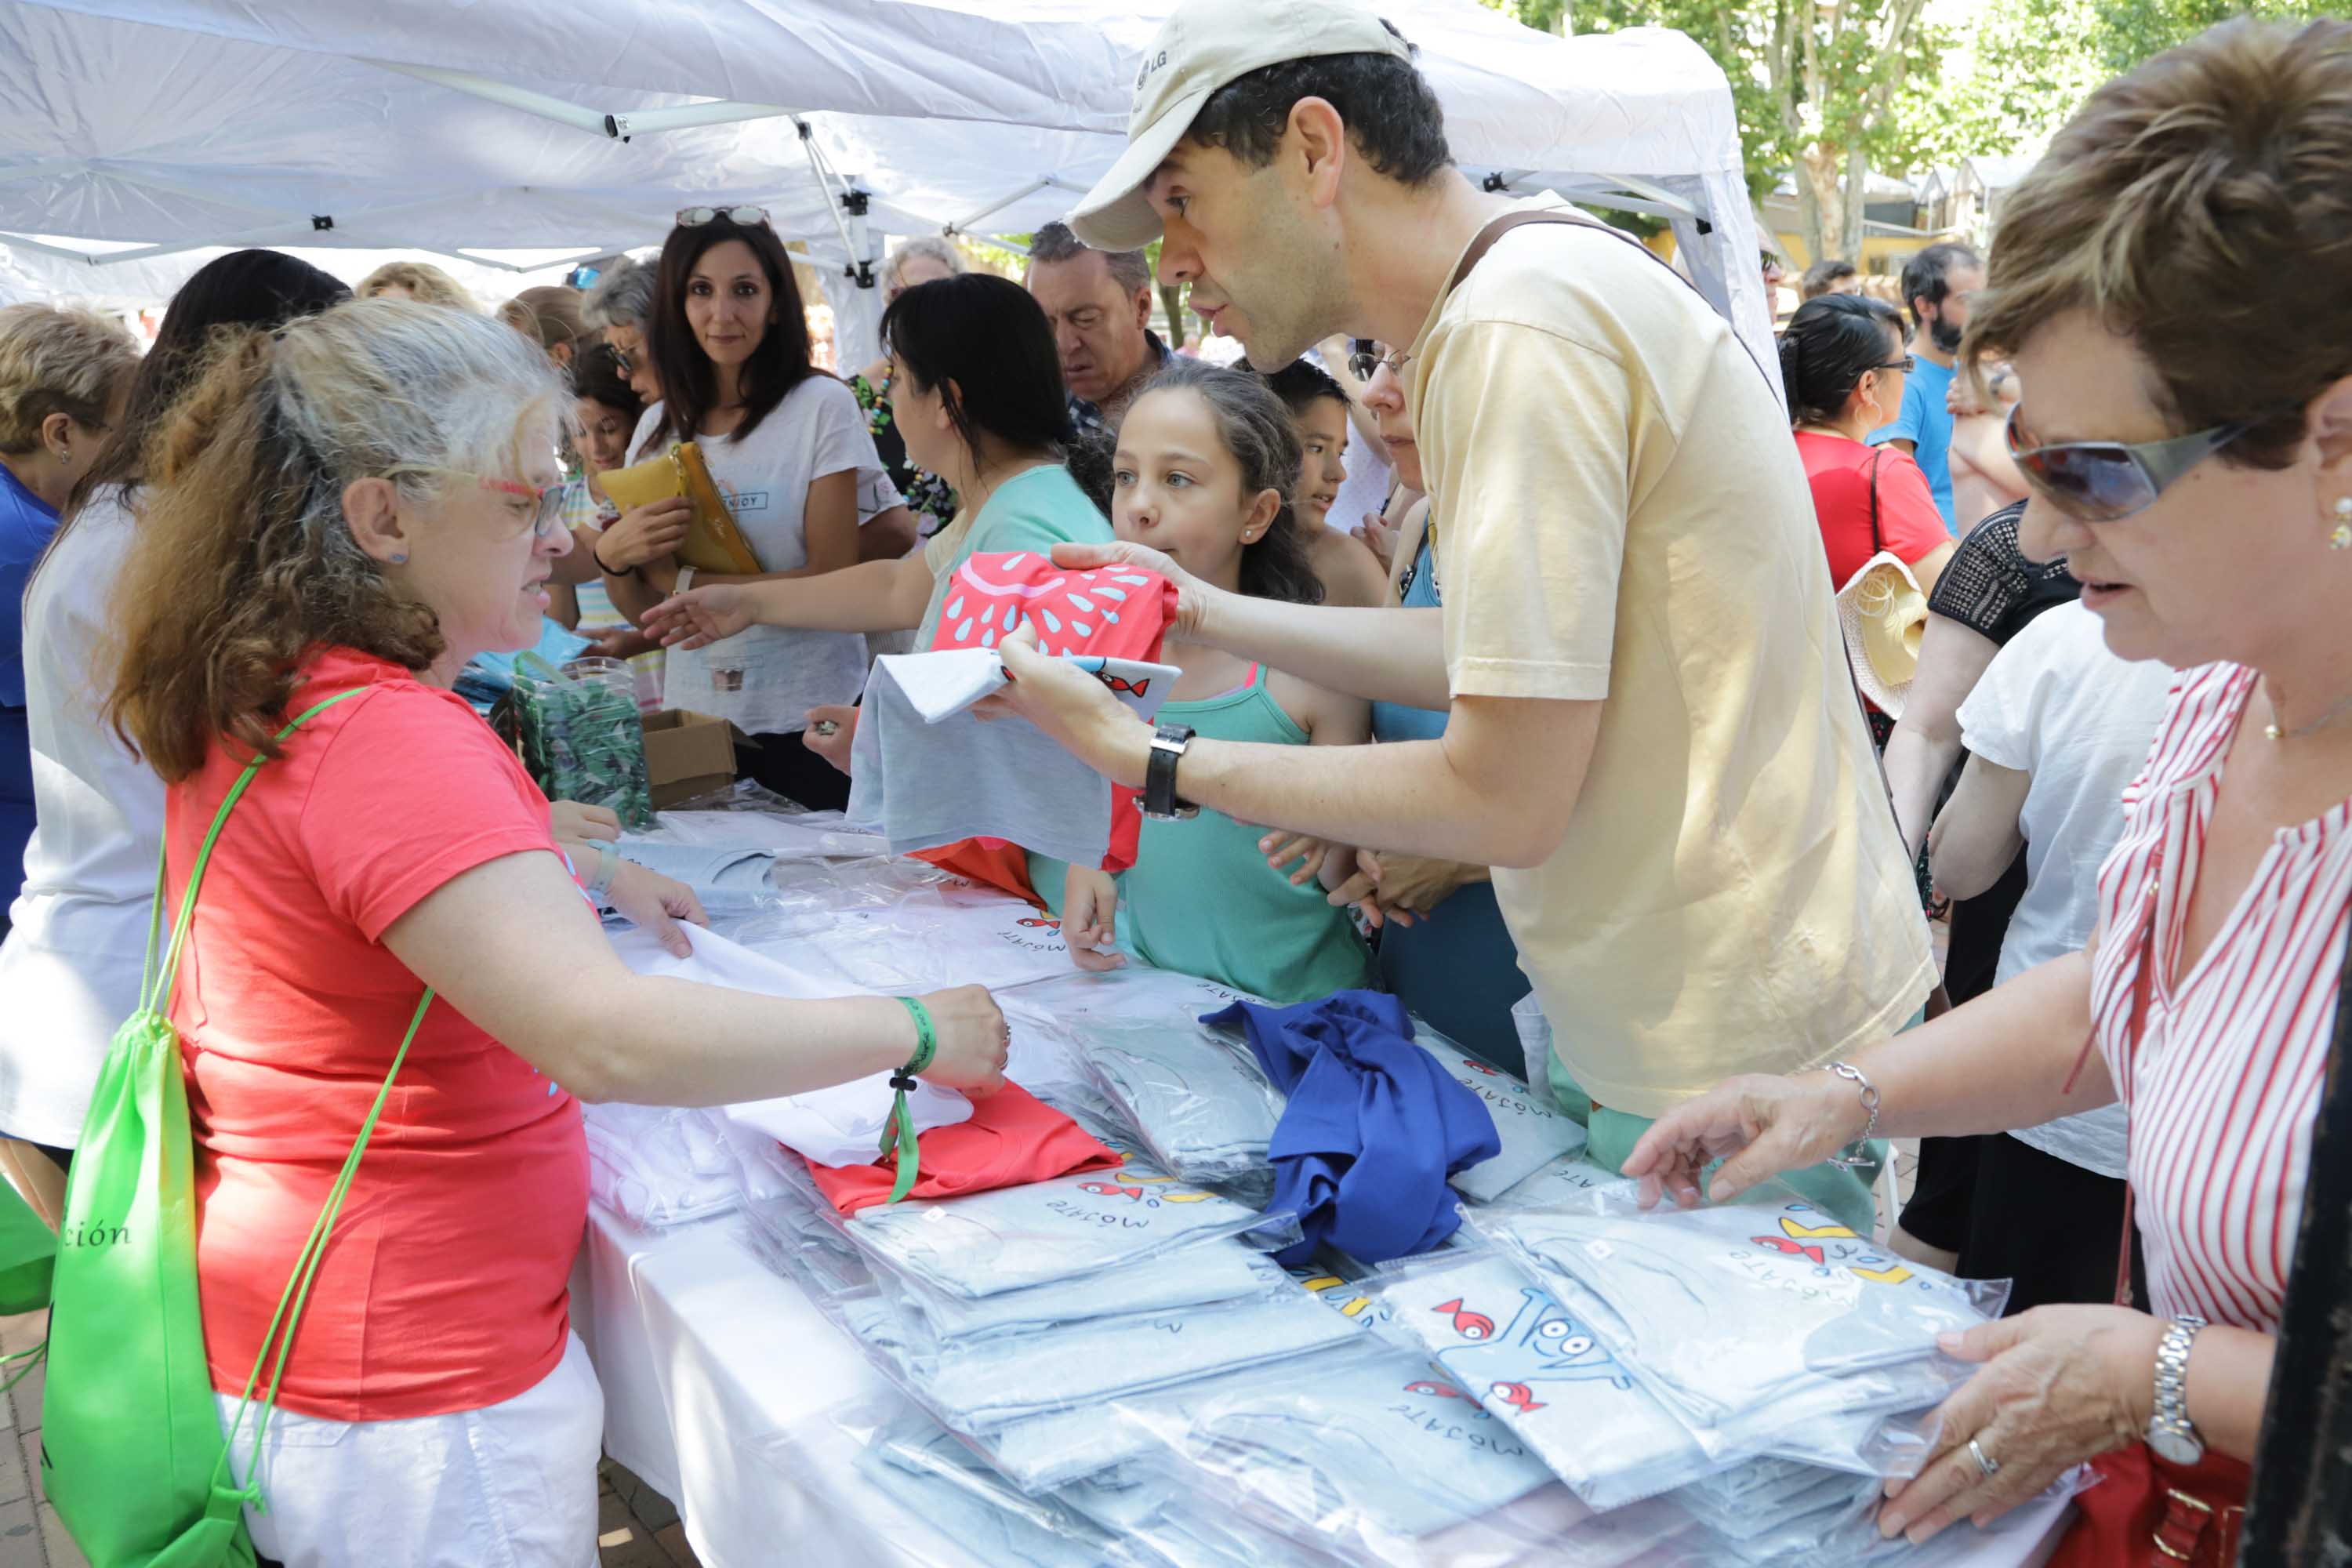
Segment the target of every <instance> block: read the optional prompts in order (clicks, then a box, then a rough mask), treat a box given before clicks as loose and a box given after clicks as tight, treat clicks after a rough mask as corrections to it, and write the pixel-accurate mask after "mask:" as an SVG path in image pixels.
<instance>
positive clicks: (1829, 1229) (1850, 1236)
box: [1748, 1204, 1912, 1285]
mask: <svg viewBox="0 0 2352 1568" xmlns="http://www.w3.org/2000/svg"><path fill="white" fill-rule="evenodd" d="M1815 1213H1817V1211H1816V1210H1814V1209H1813V1208H1811V1206H1810V1205H1805V1204H1790V1205H1789V1207H1788V1211H1787V1212H1786V1213H1784V1214H1782V1215H1780V1235H1778V1236H1757V1237H1749V1238H1748V1239H1749V1240H1751V1241H1753V1242H1754V1243H1755V1244H1756V1245H1757V1246H1759V1247H1763V1248H1764V1249H1765V1250H1766V1251H1768V1252H1777V1253H1780V1255H1781V1256H1783V1257H1785V1258H1806V1259H1808V1260H1810V1261H1811V1263H1812V1265H1813V1267H1814V1268H1816V1269H1818V1270H1820V1271H1821V1272H1822V1273H1823V1274H1828V1273H1830V1272H1831V1271H1832V1266H1835V1267H1838V1268H1844V1269H1846V1270H1847V1271H1848V1272H1850V1273H1852V1274H1853V1275H1855V1276H1856V1277H1858V1278H1860V1279H1867V1280H1869V1281H1871V1282H1872V1283H1873V1284H1876V1285H1900V1284H1903V1283H1904V1282H1906V1280H1908V1279H1911V1278H1912V1273H1911V1270H1910V1269H1908V1268H1905V1267H1904V1266H1903V1264H1902V1263H1901V1261H1900V1260H1898V1259H1896V1258H1890V1257H1888V1256H1887V1255H1886V1254H1885V1253H1884V1252H1880V1251H1878V1250H1877V1249H1875V1248H1874V1247H1870V1246H1869V1245H1868V1244H1867V1243H1865V1242H1864V1240H1863V1239H1862V1237H1859V1236H1856V1235H1855V1234H1854V1233H1853V1231H1852V1230H1851V1229H1849V1228H1847V1227H1846V1226H1842V1225H1840V1224H1838V1223H1837V1222H1836V1221H1835V1220H1829V1221H1826V1222H1824V1223H1822V1224H1820V1225H1814V1224H1810V1223H1807V1216H1811V1215H1814V1214H1815Z"/></svg>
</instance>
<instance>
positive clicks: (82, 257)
mask: <svg viewBox="0 0 2352 1568" xmlns="http://www.w3.org/2000/svg"><path fill="white" fill-rule="evenodd" d="M0 246H8V247H13V248H15V249H18V250H29V251H32V252H33V253H35V254H36V255H38V256H54V257H56V258H58V260H60V261H79V262H80V263H81V264H82V265H84V266H85V267H95V266H97V265H98V261H99V258H97V257H95V256H90V255H88V254H86V253H84V252H82V251H79V250H68V249H67V248H66V247H64V246H61V245H44V244H42V243H41V242H40V241H39V240H37V239H26V237H24V236H23V235H21V234H8V233H5V232H0Z"/></svg>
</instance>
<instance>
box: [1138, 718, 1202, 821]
mask: <svg viewBox="0 0 2352 1568" xmlns="http://www.w3.org/2000/svg"><path fill="white" fill-rule="evenodd" d="M1191 744H1192V726H1190V725H1188V724H1162V725H1160V727H1159V728H1158V729H1156V730H1154V731H1151V762H1150V765H1149V766H1148V767H1147V768H1146V769H1145V771H1144V774H1143V815H1144V816H1148V817H1150V818H1151V819H1152V820H1153V821H1154V822H1179V821H1181V820H1183V819H1184V818H1186V817H1192V816H1200V815H1201V808H1200V807H1199V806H1197V805H1193V804H1192V802H1191V801H1188V800H1185V799H1183V798H1181V796H1179V795H1177V793H1176V764H1177V763H1178V762H1179V761H1180V760H1181V758H1182V757H1183V755H1184V750H1185V748H1186V747H1188V746H1190V745H1191Z"/></svg>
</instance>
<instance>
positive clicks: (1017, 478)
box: [644, 272, 1111, 760]
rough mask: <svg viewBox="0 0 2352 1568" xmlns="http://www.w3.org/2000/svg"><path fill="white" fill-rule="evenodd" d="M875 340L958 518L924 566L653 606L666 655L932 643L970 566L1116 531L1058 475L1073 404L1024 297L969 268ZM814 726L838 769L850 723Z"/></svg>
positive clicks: (872, 569) (863, 570)
mask: <svg viewBox="0 0 2352 1568" xmlns="http://www.w3.org/2000/svg"><path fill="white" fill-rule="evenodd" d="M882 341H883V342H884V343H885V344H886V345H887V347H888V349H889V351H890V361H889V363H890V372H889V375H890V384H891V388H892V392H891V400H892V403H893V404H894V405H895V407H896V410H897V416H898V431H899V434H900V435H901V436H903V437H905V439H906V443H907V455H908V458H909V459H910V460H912V461H913V463H914V464H915V466H916V467H917V468H921V469H922V470H923V471H925V472H926V473H931V474H937V475H939V476H940V478H941V479H945V480H946V481H947V482H948V484H949V485H950V488H952V489H954V491H955V493H956V494H957V495H958V496H959V497H961V500H962V510H961V511H960V512H958V513H957V515H956V519H955V521H953V522H951V523H950V524H949V525H948V526H947V527H945V528H943V529H941V530H940V531H939V532H938V533H935V534H933V535H932V536H931V539H930V542H929V543H928V544H926V545H925V546H924V547H923V552H922V553H921V554H920V555H919V556H909V557H908V558H906V559H905V560H901V561H873V562H868V563H866V564H864V565H861V566H856V567H854V568H852V569H851V570H849V571H846V572H844V573H841V574H837V575H835V576H832V577H828V578H826V579H825V580H824V582H823V583H822V584H817V583H803V582H792V581H774V580H772V581H767V582H760V583H740V584H725V585H723V586H720V585H714V586H709V587H697V588H692V589H689V590H688V591H686V592H684V593H681V594H679V595H677V597H675V598H672V599H670V600H669V601H668V602H667V603H666V604H662V605H656V606H655V607H654V609H653V611H652V612H651V613H650V614H649V615H647V616H646V617H645V620H644V625H645V627H646V631H648V632H650V633H652V634H653V635H655V636H656V637H661V638H663V639H664V640H665V641H667V643H668V644H669V645H670V650H671V657H672V658H677V656H678V654H679V653H680V652H681V651H688V650H698V649H701V648H705V647H709V645H711V644H713V643H715V642H718V641H719V640H720V639H721V638H731V637H736V636H738V635H739V634H741V633H743V632H744V631H745V629H746V628H747V627H753V626H804V627H812V628H816V627H822V628H826V629H829V630H835V631H851V632H891V631H905V630H907V629H908V628H909V627H916V628H919V630H918V632H917V636H916V639H915V646H916V647H919V648H920V647H929V644H930V640H931V634H932V632H933V631H934V630H935V629H937V627H938V626H939V618H940V601H941V600H942V599H943V598H944V597H945V595H946V592H947V584H948V579H949V577H950V574H952V573H953V572H954V571H955V569H956V567H957V566H958V565H960V564H961V563H962V562H963V560H964V558H965V557H966V556H969V555H975V554H989V553H994V552H1001V551H1008V550H1034V551H1038V552H1045V551H1050V550H1051V549H1052V548H1053V547H1054V546H1055V544H1057V543H1063V542H1073V541H1085V542H1097V543H1108V542H1109V540H1110V537H1111V532H1110V525H1109V524H1108V522H1106V521H1104V519H1103V515H1102V513H1101V512H1100V511H1098V510H1096V508H1095V505H1094V503H1093V502H1092V501H1090V500H1087V496H1086V494H1085V492H1084V491H1082V490H1081V489H1079V488H1078V487H1077V485H1076V483H1074V482H1073V481H1072V480H1071V478H1070V475H1069V472H1068V470H1067V469H1066V468H1064V467H1063V463H1062V448H1063V444H1064V443H1065V442H1066V440H1067V439H1068V438H1069V435H1070V423H1069V398H1068V395H1067V394H1066V392H1065V391H1064V390H1063V386H1062V370H1061V362H1060V359H1059V357H1058V356H1057V354H1056V353H1055V348H1054V333H1053V329H1052V328H1050V327H1049V326H1047V325H1046V322H1045V311H1043V310H1040V309H1038V307H1037V301H1036V300H1033V299H1031V298H1030V297H1029V292H1028V290H1027V289H1023V288H1022V287H1021V286H1020V285H1019V284H1017V283H1013V282H1010V281H1008V280H1006V279H1003V278H995V277H991V276H989V275H988V274H986V273H976V272H975V273H966V274H964V275H962V276H961V277H956V278H943V279H937V280H935V281H933V282H929V283H923V284H919V285H917V286H916V287H914V288H912V289H908V290H907V291H906V292H905V293H903V294H901V295H899V296H898V299H897V300H893V301H891V304H890V308H889V309H888V310H887V311H885V312H884V313H883V316H882ZM812 719H813V720H814V721H816V722H825V721H830V722H832V723H833V724H835V726H836V728H835V731H833V732H832V733H831V734H830V735H829V736H828V737H826V738H827V741H828V745H827V747H826V752H827V754H828V755H838V756H840V757H842V758H843V759H844V760H846V758H847V755H848V736H849V731H850V728H851V725H852V723H853V722H854V714H853V713H851V712H850V711H849V710H839V711H835V712H832V713H829V714H826V715H824V717H823V718H817V717H816V716H815V715H812ZM813 743H814V742H813Z"/></svg>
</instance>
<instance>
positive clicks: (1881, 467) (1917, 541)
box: [1797, 430, 1952, 588]
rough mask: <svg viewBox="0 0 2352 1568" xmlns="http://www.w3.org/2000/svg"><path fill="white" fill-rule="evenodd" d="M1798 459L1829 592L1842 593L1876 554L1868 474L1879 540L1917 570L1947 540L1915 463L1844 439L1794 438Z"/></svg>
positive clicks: (1804, 434)
mask: <svg viewBox="0 0 2352 1568" xmlns="http://www.w3.org/2000/svg"><path fill="white" fill-rule="evenodd" d="M1797 455H1798V456H1799V457H1800V458H1802V459H1803V460H1804V464H1805V478H1806V479H1807V480H1808V481H1809V482H1810V483H1811V485H1812V488H1813V515H1814V516H1815V517H1816V518H1817V519H1818V520H1819V521H1820V522H1821V528H1822V549H1823V550H1824V551H1826V552H1828V555H1829V562H1830V586H1831V587H1832V588H1843V587H1844V586H1845V585H1846V584H1848V583H1850V582H1852V581H1853V574H1855V573H1857V572H1859V571H1861V570H1862V569H1863V567H1864V565H1866V564H1868V563H1869V561H1870V558H1871V557H1872V556H1873V555H1874V554H1876V553H1877V551H1876V549H1875V548H1874V546H1873V545H1872V542H1871V537H1870V469H1871V465H1872V464H1873V463H1875V464H1877V466H1878V537H1879V539H1880V541H1881V542H1884V543H1885V547H1886V548H1887V549H1888V550H1891V551H1893V552H1895V554H1896V555H1897V556H1900V557H1901V558H1902V560H1903V563H1905V564H1906V565H1910V566H1916V565H1917V564H1918V563H1920V562H1921V561H1923V560H1925V559H1927V556H1928V555H1929V554H1930V553H1931V552H1934V551H1936V550H1937V549H1939V548H1941V547H1942V546H1944V545H1947V544H1949V543H1950V542H1952V533H1951V530H1949V529H1948V528H1946V527H1945V526H1944V514H1943V513H1942V512H1941V511H1939V510H1937V508H1936V498H1935V496H1934V494H1933V493H1931V492H1930V491H1929V490H1928V489H1927V475H1926V474H1924V473H1921V472H1920V471H1919V463H1918V459H1917V458H1914V457H1912V456H1911V454H1909V453H1908V452H1903V451H1897V450H1896V449H1895V448H1894V447H1865V446H1864V445H1863V444H1862V443H1861V442H1859V441H1849V440H1847V439H1846V438H1845V437H1843V436H1823V435H1821V434H1819V433H1817V432H1815V431H1811V430H1800V431H1798V432H1797Z"/></svg>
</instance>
